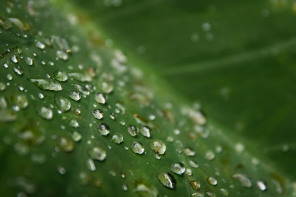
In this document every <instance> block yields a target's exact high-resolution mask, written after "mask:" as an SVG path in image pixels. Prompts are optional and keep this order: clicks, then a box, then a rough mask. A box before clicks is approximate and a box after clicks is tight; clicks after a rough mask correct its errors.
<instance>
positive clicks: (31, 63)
mask: <svg viewBox="0 0 296 197" xmlns="http://www.w3.org/2000/svg"><path fill="white" fill-rule="evenodd" d="M25 62H26V64H28V65H29V66H32V65H33V64H34V62H33V59H32V58H30V57H27V58H26V60H25Z"/></svg>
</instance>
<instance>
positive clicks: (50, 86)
mask: <svg viewBox="0 0 296 197" xmlns="http://www.w3.org/2000/svg"><path fill="white" fill-rule="evenodd" d="M31 81H32V82H33V83H34V84H35V85H36V86H37V87H38V88H40V89H43V90H51V91H61V90H62V89H63V88H62V86H61V84H59V83H58V82H56V81H54V80H51V79H31Z"/></svg>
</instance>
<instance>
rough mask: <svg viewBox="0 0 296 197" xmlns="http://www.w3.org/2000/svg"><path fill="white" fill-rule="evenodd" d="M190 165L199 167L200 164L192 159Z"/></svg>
mask: <svg viewBox="0 0 296 197" xmlns="http://www.w3.org/2000/svg"><path fill="white" fill-rule="evenodd" d="M189 165H190V166H191V167H193V168H198V167H199V165H198V164H197V163H196V162H195V161H192V160H190V161H189Z"/></svg>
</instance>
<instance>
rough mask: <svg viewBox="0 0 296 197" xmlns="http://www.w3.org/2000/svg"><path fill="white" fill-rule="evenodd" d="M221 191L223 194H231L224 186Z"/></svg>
mask: <svg viewBox="0 0 296 197" xmlns="http://www.w3.org/2000/svg"><path fill="white" fill-rule="evenodd" d="M220 192H221V194H222V195H223V196H228V195H229V192H228V191H227V190H226V189H224V188H221V189H220Z"/></svg>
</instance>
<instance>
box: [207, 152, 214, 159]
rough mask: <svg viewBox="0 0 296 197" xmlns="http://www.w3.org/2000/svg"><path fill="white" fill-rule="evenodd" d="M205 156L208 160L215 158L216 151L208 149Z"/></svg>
mask: <svg viewBox="0 0 296 197" xmlns="http://www.w3.org/2000/svg"><path fill="white" fill-rule="evenodd" d="M205 158H206V159H207V160H213V159H214V158H215V153H214V152H213V151H207V152H206V155H205Z"/></svg>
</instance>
